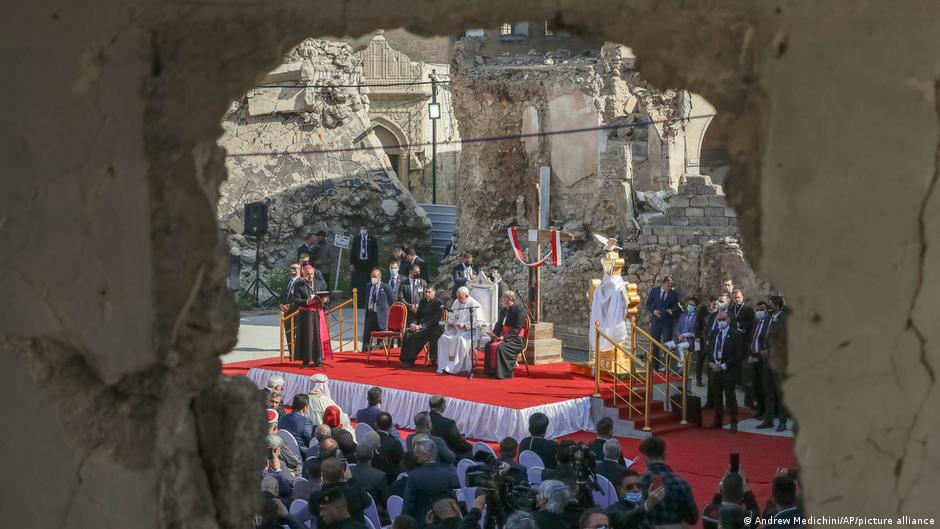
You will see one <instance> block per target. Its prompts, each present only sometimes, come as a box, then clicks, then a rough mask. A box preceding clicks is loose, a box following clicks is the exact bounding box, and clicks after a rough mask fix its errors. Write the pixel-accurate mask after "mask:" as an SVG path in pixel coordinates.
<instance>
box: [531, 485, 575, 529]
mask: <svg viewBox="0 0 940 529" xmlns="http://www.w3.org/2000/svg"><path fill="white" fill-rule="evenodd" d="M570 496H571V490H570V489H569V488H568V485H565V484H564V483H562V482H560V481H556V480H554V479H548V480H545V481H543V482H542V483H540V484H539V494H538V496H537V497H536V500H535V501H536V505H537V506H538V510H537V511H536V512H535V513H534V514H533V516H532V517H533V518H535V523H536V524H538V526H539V529H565V528H567V527H568V523H567V522H565V518H564V516H563V513H564V512H565V507H566V506H567V505H568V500H569V499H570Z"/></svg>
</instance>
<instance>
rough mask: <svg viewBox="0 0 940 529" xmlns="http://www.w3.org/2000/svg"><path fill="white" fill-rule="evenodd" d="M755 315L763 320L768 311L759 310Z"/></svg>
mask: <svg viewBox="0 0 940 529" xmlns="http://www.w3.org/2000/svg"><path fill="white" fill-rule="evenodd" d="M754 316H755V317H756V318H757V319H758V320H762V319H764V318H765V317H767V311H766V310H759V311H757V312H755V313H754Z"/></svg>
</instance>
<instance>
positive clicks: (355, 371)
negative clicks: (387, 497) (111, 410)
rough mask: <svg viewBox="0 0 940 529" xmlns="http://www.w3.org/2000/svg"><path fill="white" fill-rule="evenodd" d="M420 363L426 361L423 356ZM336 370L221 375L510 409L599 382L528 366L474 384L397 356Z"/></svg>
mask: <svg viewBox="0 0 940 529" xmlns="http://www.w3.org/2000/svg"><path fill="white" fill-rule="evenodd" d="M420 362H423V357H421V359H420ZM334 364H335V365H334V367H325V368H322V369H309V368H308V369H300V363H299V362H294V363H287V362H285V363H283V364H282V363H281V362H279V360H278V359H277V358H269V359H262V360H253V361H248V362H236V363H231V364H224V365H223V366H222V372H223V373H225V374H227V375H244V374H247V373H248V369H250V368H252V367H258V368H264V369H272V370H277V371H285V372H288V373H302V374H310V375H313V374H314V373H321V372H323V373H326V374H327V376H329V377H330V378H336V379H338V380H346V381H349V382H358V383H361V384H377V385H381V386H383V387H387V388H396V389H405V390H409V391H415V392H420V393H432V394H433V393H441V394H444V395H447V396H448V397H453V398H457V399H464V400H469V401H473V402H480V403H484V404H493V405H497V406H502V407H505V408H515V409H521V408H528V407H531V406H538V405H540V404H549V403H554V402H561V401H565V400H570V399H576V398H580V397H589V396H591V395H593V394H594V381H593V380H592V379H590V378H587V377H583V376H579V375H575V374H572V373H571V372H570V367H569V365H568V364H567V363H558V364H549V365H542V366H529V372H530V376H526V372H525V368H524V367H521V366H520V367H519V368H517V369H516V373H515V377H514V378H511V379H505V380H495V379H490V378H486V377H484V376H483V375H482V372H481V369H480V368H479V367H478V368H477V369H476V373H477V374H478V376H477V377H476V378H474V379H472V380H470V379H468V378H467V377H466V375H461V376H458V375H438V374H437V372H436V370H435V369H436V368H434V367H425V366H424V365H423V363H420V364H419V365H418V366H417V367H415V368H413V369H398V368H397V365H398V355H397V354H396V352H393V354H392V360H391V364H390V366H389V367H388V368H386V367H385V353H373V354H372V358H371V359H370V360H369V362H366V355H365V353H344V354H342V355H337V356H336V358H335V360H334Z"/></svg>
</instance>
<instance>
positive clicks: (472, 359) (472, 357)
mask: <svg viewBox="0 0 940 529" xmlns="http://www.w3.org/2000/svg"><path fill="white" fill-rule="evenodd" d="M468 308H469V309H470V371H469V372H468V373H467V380H472V379H473V367H474V365H475V364H476V363H477V350H476V344H475V343H473V313H474V312H476V307H474V306H470V307H468Z"/></svg>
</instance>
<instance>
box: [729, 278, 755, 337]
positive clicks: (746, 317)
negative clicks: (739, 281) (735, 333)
mask: <svg viewBox="0 0 940 529" xmlns="http://www.w3.org/2000/svg"><path fill="white" fill-rule="evenodd" d="M728 318H730V320H729V321H730V323H731V326H732V327H737V329H738V330H739V331H741V334H743V335H744V336H750V335H751V330H753V329H754V322H755V321H756V319H757V318H755V316H754V309H753V308H752V307H751V306H750V305H748V304H747V303H745V302H744V292H742V291H741V289H740V288H736V289H734V294H732V295H731V307H729V308H728Z"/></svg>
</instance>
